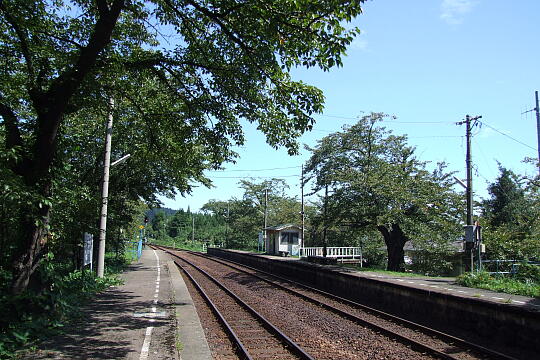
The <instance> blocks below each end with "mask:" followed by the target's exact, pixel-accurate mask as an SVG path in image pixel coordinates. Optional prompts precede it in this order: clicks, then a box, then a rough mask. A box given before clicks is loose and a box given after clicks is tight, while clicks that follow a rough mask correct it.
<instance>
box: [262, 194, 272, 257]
mask: <svg viewBox="0 0 540 360" xmlns="http://www.w3.org/2000/svg"><path fill="white" fill-rule="evenodd" d="M267 222H268V189H264V228H263V243H264V244H265V246H266V237H267V233H266V227H267V226H268V224H267ZM266 250H267V251H268V249H266ZM272 251H274V249H272Z"/></svg>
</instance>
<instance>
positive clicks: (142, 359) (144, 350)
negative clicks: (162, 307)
mask: <svg viewBox="0 0 540 360" xmlns="http://www.w3.org/2000/svg"><path fill="white" fill-rule="evenodd" d="M153 329H154V327H153V326H149V327H147V328H146V333H145V334H144V342H143V346H142V349H141V356H139V360H146V359H148V351H149V350H150V340H151V338H152V330H153Z"/></svg>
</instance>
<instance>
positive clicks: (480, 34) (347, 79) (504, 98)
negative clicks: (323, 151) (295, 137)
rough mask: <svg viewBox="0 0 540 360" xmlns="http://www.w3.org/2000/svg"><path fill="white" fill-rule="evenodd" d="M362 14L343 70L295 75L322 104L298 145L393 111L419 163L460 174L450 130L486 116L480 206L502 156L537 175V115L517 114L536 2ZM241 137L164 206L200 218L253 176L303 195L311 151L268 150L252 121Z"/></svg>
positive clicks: (370, 8)
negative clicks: (204, 181) (201, 178)
mask: <svg viewBox="0 0 540 360" xmlns="http://www.w3.org/2000/svg"><path fill="white" fill-rule="evenodd" d="M363 8H364V14H363V15H362V16H360V17H358V18H357V19H355V20H354V22H353V25H355V26H358V27H359V28H360V29H361V31H362V34H361V35H360V36H359V37H358V38H357V39H355V41H354V43H353V44H352V46H351V47H350V49H349V51H348V55H347V57H346V58H345V59H344V64H343V67H341V68H336V69H333V70H332V71H330V72H326V73H324V72H321V71H318V70H315V69H310V70H305V69H296V70H295V71H294V72H293V76H294V78H295V79H299V80H303V81H305V82H307V83H309V84H312V85H315V86H317V87H319V88H320V89H322V90H323V91H324V94H325V97H326V102H325V111H324V113H323V114H322V115H317V116H315V118H316V119H317V124H316V125H315V127H314V130H313V131H312V132H310V133H307V134H305V135H304V136H302V138H301V139H300V143H302V144H308V145H311V146H313V145H315V144H316V141H317V139H320V138H322V137H323V136H325V135H327V134H329V133H330V132H333V131H337V130H339V129H340V128H341V126H343V125H344V124H353V123H355V122H356V121H357V120H356V119H357V118H358V117H359V116H362V114H364V113H369V112H371V111H375V112H384V113H387V114H391V115H395V116H397V119H396V120H395V121H393V122H386V123H385V124H384V125H385V126H386V127H387V128H389V129H392V131H393V132H394V133H396V134H407V135H408V136H409V144H411V145H414V146H416V148H417V154H418V155H419V157H420V158H421V159H423V160H426V161H432V162H433V163H436V162H437V161H446V162H447V163H448V164H449V169H450V170H455V171H458V174H457V176H458V177H461V178H465V146H466V144H465V137H464V135H465V128H464V126H457V125H455V123H456V122H458V121H461V120H463V119H464V118H465V115H467V114H469V115H472V116H475V115H482V119H481V120H482V121H483V122H485V123H486V124H487V125H489V126H483V127H482V128H481V129H479V130H478V129H477V130H475V136H474V138H473V142H472V146H473V147H472V152H473V162H474V164H475V171H474V179H473V181H474V186H473V188H474V191H475V196H476V199H479V198H481V197H487V190H486V188H487V183H488V182H492V181H493V180H494V179H495V178H496V176H497V174H498V170H497V161H499V162H500V163H501V164H502V165H503V166H505V167H507V168H510V169H512V170H513V171H515V172H517V173H519V174H523V175H524V174H528V175H534V174H536V172H537V170H536V169H535V168H534V167H532V166H531V165H527V164H523V163H522V160H523V159H524V158H525V157H537V156H538V155H537V154H538V152H537V150H536V149H537V146H538V144H537V132H536V119H535V116H534V113H532V112H531V113H528V114H524V115H522V114H521V113H522V112H524V111H526V110H530V109H532V108H534V106H535V104H534V91H535V90H540V71H539V68H538V66H539V60H540V51H539V50H538V49H539V44H538V41H539V38H538V36H539V35H540V22H539V21H538V14H539V13H540V1H537V0H520V1H514V2H508V1H502V0H418V1H402V0H384V1H383V0H374V1H368V2H366V3H365V4H364V7H363ZM245 131H246V134H247V142H246V144H245V146H243V147H242V148H240V149H238V152H239V154H240V158H239V159H238V161H237V163H236V164H229V165H227V166H226V169H225V170H224V171H220V172H209V173H208V175H209V177H210V178H211V179H212V180H213V181H214V185H215V187H214V188H212V189H206V188H204V187H196V188H195V190H194V191H193V193H192V195H191V196H186V197H185V198H183V197H182V196H180V195H179V196H177V198H176V199H174V200H172V199H165V198H163V199H162V201H163V203H164V206H166V207H170V208H173V209H178V208H184V209H186V208H187V207H188V206H189V207H190V208H191V210H195V211H196V210H198V209H199V208H200V207H201V206H202V205H204V204H205V203H206V202H207V201H208V200H210V199H219V200H227V199H229V198H230V197H233V196H235V197H241V195H242V192H241V190H240V189H239V188H238V185H237V183H238V181H239V180H240V178H248V177H254V178H255V181H261V180H263V179H264V178H270V177H279V178H283V179H285V180H287V182H288V183H289V185H290V194H291V195H298V196H300V187H299V181H300V166H301V165H302V163H304V162H305V161H306V160H307V158H308V157H309V153H308V152H306V151H305V150H303V151H302V153H301V154H300V155H299V156H295V157H290V156H288V155H287V153H286V151H285V150H283V149H280V150H274V149H272V148H271V147H269V146H268V145H266V143H265V139H264V136H262V135H261V134H259V133H258V132H257V131H256V130H255V128H254V126H251V125H248V126H246V127H245ZM498 131H499V132H502V133H504V134H506V135H507V136H504V135H501V134H500V133H499V132H498ZM510 137H511V138H513V139H514V140H513V139H511V138H510ZM265 169H266V170H265ZM270 169H272V170H270Z"/></svg>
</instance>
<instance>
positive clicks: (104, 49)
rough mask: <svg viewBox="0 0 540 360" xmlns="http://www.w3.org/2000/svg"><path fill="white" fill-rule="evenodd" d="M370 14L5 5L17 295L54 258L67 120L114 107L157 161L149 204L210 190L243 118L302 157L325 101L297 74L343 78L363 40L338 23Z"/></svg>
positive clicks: (6, 130)
mask: <svg viewBox="0 0 540 360" xmlns="http://www.w3.org/2000/svg"><path fill="white" fill-rule="evenodd" d="M361 3H362V0H351V1H334V0H326V1H309V0H308V1H302V2H298V1H292V0H278V1H273V2H271V3H269V2H264V1H263V2H258V1H255V2H241V1H235V0H225V1H209V2H208V1H207V2H203V1H198V0H153V1H142V0H96V1H88V2H85V1H67V0H66V1H47V0H35V1H32V2H29V1H26V0H5V1H1V2H0V53H2V57H1V61H2V66H1V67H0V68H1V69H2V70H1V71H0V116H1V117H2V120H3V121H2V130H1V131H2V134H1V137H2V139H3V140H4V141H3V148H2V149H1V150H2V151H0V152H1V153H6V154H10V155H9V156H8V157H5V158H3V162H2V166H3V167H5V168H6V169H8V170H9V172H8V173H7V174H6V177H5V178H4V177H3V180H4V179H5V181H6V182H7V183H9V184H10V185H11V186H13V187H12V188H11V192H10V195H9V196H10V199H12V200H13V199H15V198H17V197H23V198H24V200H25V201H24V202H23V203H22V205H20V206H19V208H18V209H17V211H13V214H14V216H17V219H15V220H14V221H15V222H16V223H17V224H18V229H19V230H20V231H19V232H17V233H15V234H11V235H10V236H15V238H13V239H12V241H11V244H12V248H10V249H11V250H12V256H11V260H12V261H11V263H12V274H13V276H12V278H13V279H12V284H11V292H12V293H14V294H17V293H20V292H22V291H24V290H25V289H26V287H27V285H28V281H29V278H30V276H31V274H32V273H33V271H34V270H35V268H36V267H37V266H38V265H39V261H40V259H41V257H42V254H43V253H44V252H45V251H46V244H47V239H48V237H49V236H50V225H51V224H50V220H51V219H50V212H51V207H52V205H53V201H54V200H55V199H54V198H53V194H54V191H53V190H55V189H56V187H55V181H56V178H55V177H56V174H57V169H58V168H62V167H63V166H64V165H65V161H66V158H65V156H60V155H61V154H64V155H65V154H67V153H68V151H69V150H68V149H65V148H63V147H62V146H61V145H62V144H61V143H62V141H61V139H62V135H65V134H67V132H64V130H66V131H67V127H64V125H65V124H66V122H67V121H69V119H72V118H77V119H78V120H79V121H82V119H86V121H85V125H86V126H87V127H89V128H95V127H96V121H98V122H99V123H102V122H103V120H102V118H103V116H104V115H105V114H106V113H108V112H110V111H111V109H110V108H109V107H108V103H109V99H110V98H113V99H114V100H115V103H116V104H117V105H116V107H115V110H114V115H115V117H117V118H121V119H122V120H123V121H122V123H123V124H125V126H127V127H128V128H129V130H130V131H129V132H128V133H129V136H131V137H132V143H133V144H134V145H135V146H146V147H147V148H148V149H151V150H152V151H150V152H145V154H152V153H153V154H154V155H153V156H149V158H147V159H144V158H143V159H139V160H138V161H140V162H141V163H142V164H143V165H144V166H142V167H141V168H140V169H150V170H151V171H148V172H146V173H145V175H140V176H141V178H144V179H145V180H146V182H145V184H147V185H146V186H147V187H148V188H150V189H151V190H155V191H151V192H147V193H146V195H147V196H150V195H148V194H149V193H151V194H154V193H162V194H169V195H170V194H171V193H173V192H174V191H175V188H177V189H178V190H179V191H180V192H185V191H189V189H190V187H191V184H192V183H193V182H194V181H195V182H197V181H198V182H203V183H204V184H209V181H208V180H207V179H206V178H205V177H204V175H203V171H204V170H205V169H207V168H210V167H213V168H216V167H219V166H220V164H222V163H223V162H224V161H228V160H231V159H233V158H234V156H235V153H234V151H233V150H232V146H233V145H234V144H242V143H243V141H244V136H243V133H242V131H241V125H240V120H239V119H245V120H247V121H249V122H257V124H258V129H259V130H261V131H262V132H263V133H265V134H266V136H267V141H268V143H269V144H271V145H272V146H275V147H276V146H285V147H287V148H288V150H289V152H290V153H295V152H296V151H297V144H296V141H295V139H296V138H297V137H298V136H299V135H301V134H302V133H303V132H304V131H305V130H307V129H310V128H311V126H312V124H313V121H314V120H313V118H312V116H311V115H312V114H313V113H314V112H318V111H321V109H322V101H323V96H322V94H321V92H320V91H319V90H318V89H316V88H314V87H312V86H309V85H307V84H304V83H302V82H298V81H293V80H292V79H291V77H290V75H289V70H290V69H291V68H293V67H296V66H307V67H310V66H318V67H320V68H322V69H324V70H328V69H330V68H331V67H332V66H334V65H340V64H341V57H342V55H343V54H344V52H345V49H346V46H347V45H348V44H350V42H351V41H352V39H353V37H354V35H355V34H356V33H357V29H352V30H346V29H345V28H344V25H343V24H344V22H347V21H350V20H351V19H352V18H353V17H355V16H356V15H358V14H359V13H360V12H361V7H360V5H361ZM166 32H169V33H170V32H173V35H172V36H171V37H167V36H166V35H164V33H166ZM166 43H167V44H168V45H165V46H166V48H164V44H166ZM86 114H90V115H91V116H90V117H88V118H86V117H85V116H84V115H86ZM131 121H133V122H131ZM96 135H97V134H96ZM96 137H100V136H99V135H97V136H96ZM72 155H73V158H77V156H78V155H80V153H77V154H72ZM156 158H159V159H157V160H158V161H157V162H156V163H155V164H153V165H154V166H149V164H148V162H150V161H152V160H154V159H156ZM145 161H147V163H145ZM98 164H99V163H98ZM156 177H159V179H160V180H161V181H155V178H156ZM139 195H141V196H143V195H144V194H139Z"/></svg>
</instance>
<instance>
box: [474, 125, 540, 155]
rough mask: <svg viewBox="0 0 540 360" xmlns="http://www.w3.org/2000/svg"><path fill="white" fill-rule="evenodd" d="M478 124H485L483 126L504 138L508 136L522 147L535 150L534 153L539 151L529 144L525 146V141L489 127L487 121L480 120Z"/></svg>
mask: <svg viewBox="0 0 540 360" xmlns="http://www.w3.org/2000/svg"><path fill="white" fill-rule="evenodd" d="M478 122H479V123H481V124H483V125H485V126H487V127H488V128H490V129H491V130H493V131H496V132H498V133H499V134H501V135H503V136H506V137H507V138H509V139H512V140H514V141H515V142H517V143H519V144H521V145H523V146H526V147H528V148H529V149H532V150H534V151H536V150H537V149H535V148H534V147H532V146H530V145H528V144H525V143H524V142H523V141H520V140H518V139H516V138H514V137H512V136H510V135H508V134H506V133H504V132H502V131H500V130H498V129H496V128H494V127H493V126H491V125H489V124H488V123H486V122H485V121H480V120H478Z"/></svg>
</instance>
